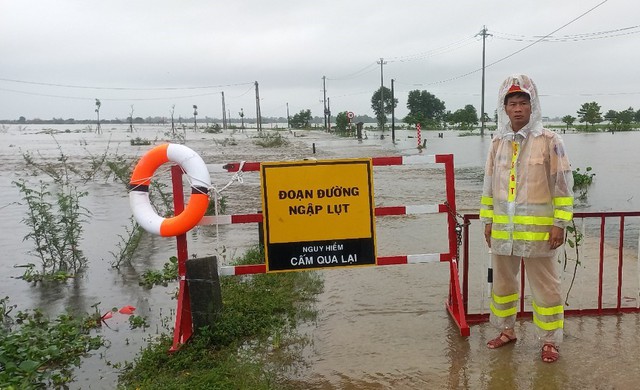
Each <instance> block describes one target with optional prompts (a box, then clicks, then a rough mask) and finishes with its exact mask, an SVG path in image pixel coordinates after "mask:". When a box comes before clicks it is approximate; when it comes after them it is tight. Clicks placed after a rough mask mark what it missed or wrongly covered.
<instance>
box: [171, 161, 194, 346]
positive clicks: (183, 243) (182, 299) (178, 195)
mask: <svg viewBox="0 0 640 390" xmlns="http://www.w3.org/2000/svg"><path fill="white" fill-rule="evenodd" d="M171 183H172V185H173V209H174V213H175V215H178V214H180V213H181V212H182V211H183V210H184V190H183V189H182V168H181V167H180V166H179V165H173V166H172V167H171ZM176 245H177V252H178V277H179V278H180V283H179V290H178V309H177V310H176V323H175V326H174V328H173V344H172V345H171V348H170V349H169V352H175V351H177V350H178V349H179V348H180V345H182V344H184V343H185V342H186V341H187V340H188V339H189V337H191V334H192V332H193V326H192V323H191V302H190V299H189V286H188V285H187V281H186V273H187V265H186V262H187V259H188V258H189V254H188V252H187V235H186V233H183V234H181V235H179V236H176Z"/></svg>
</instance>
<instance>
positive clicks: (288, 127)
mask: <svg viewBox="0 0 640 390" xmlns="http://www.w3.org/2000/svg"><path fill="white" fill-rule="evenodd" d="M290 128H291V126H290V125H289V102H287V130H288V129H290Z"/></svg>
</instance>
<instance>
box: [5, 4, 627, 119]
mask: <svg viewBox="0 0 640 390" xmlns="http://www.w3.org/2000/svg"><path fill="white" fill-rule="evenodd" d="M594 7H595V8H594ZM585 13H586V14H585ZM638 15H640V2H639V1H637V0H608V1H603V0H580V1H578V0H565V1H557V0H537V1H487V0H485V1H478V0H451V1H441V0H438V1H432V0H422V1H417V0H411V1H409V0H395V1H384V2H380V1H365V0H349V1H344V0H339V1H337V0H327V1H309V0H271V1H265V0H232V1H211V0H209V1H204V0H202V1H194V0H193V1H189V0H183V1H177V0H174V1H165V0H152V1H151V0H142V1H131V0H127V1H125V0H109V1H86V0H77V1H72V0H57V1H50V0H0V55H1V60H0V119H17V118H18V117H19V116H25V117H26V118H29V119H30V118H41V119H50V118H53V117H56V118H59V117H62V118H76V119H91V118H94V117H95V112H94V109H95V99H96V98H99V99H100V100H101V102H102V107H101V111H100V114H101V118H107V119H111V118H126V117H127V116H128V115H129V112H130V111H131V106H133V110H134V116H140V117H143V118H144V117H147V116H167V117H168V116H170V113H171V109H172V106H173V105H175V116H176V117H178V116H182V117H191V116H192V114H193V109H192V106H193V105H194V104H195V105H197V106H198V112H199V116H200V117H203V116H209V117H216V118H220V117H221V116H222V108H221V92H224V94H225V99H226V105H227V108H228V110H229V111H230V113H231V116H232V117H236V118H237V116H238V115H237V113H238V112H239V111H240V109H241V108H242V109H243V110H244V112H245V115H246V117H255V110H256V96H255V88H254V84H253V83H254V82H255V81H257V82H258V83H259V91H260V102H261V111H262V115H263V116H282V117H284V116H286V113H287V111H286V110H287V103H288V104H289V110H290V113H291V115H293V114H294V113H297V112H299V111H300V110H302V109H310V110H311V113H312V115H314V116H322V107H323V103H322V99H323V80H322V77H323V76H326V91H327V97H328V98H329V99H330V105H331V111H332V114H333V115H335V114H336V113H338V112H341V111H353V112H355V113H356V114H369V115H371V116H373V111H372V109H371V95H372V94H373V93H374V92H375V91H376V90H377V88H379V87H380V81H381V80H380V79H381V68H382V75H383V78H384V85H385V86H386V87H389V88H390V87H391V79H394V80H395V96H396V98H397V99H398V101H399V102H398V109H397V116H398V117H403V116H404V115H406V113H407V109H406V99H407V94H408V92H409V91H411V90H414V89H419V90H427V91H429V92H431V93H433V94H434V95H436V96H437V97H438V98H439V99H441V100H442V101H444V102H445V104H446V108H447V110H451V111H455V110H457V109H459V108H462V107H464V106H465V105H466V104H472V105H474V106H475V107H476V109H477V110H478V112H480V102H481V85H482V72H481V68H482V37H480V36H478V35H477V34H478V33H479V32H480V31H481V30H482V28H483V26H486V28H487V33H488V34H491V36H488V37H487V39H486V64H487V65H488V66H487V68H486V78H485V80H486V81H485V83H486V84H485V85H486V92H485V99H486V100H485V102H486V103H485V112H488V113H489V115H490V116H493V112H494V109H495V107H496V94H497V90H498V86H499V84H500V82H501V81H502V80H503V79H504V78H505V77H506V76H508V75H509V74H513V73H526V74H528V75H529V76H531V77H532V78H533V80H534V81H535V82H536V84H537V85H538V89H539V92H540V94H541V96H542V98H541V104H542V110H543V115H544V116H549V117H554V116H564V115H567V114H570V115H573V116H576V111H577V110H578V108H579V107H580V106H581V104H582V103H585V102H590V101H596V102H598V103H599V104H600V105H601V106H602V109H603V111H605V112H606V111H607V110H610V109H613V110H623V109H626V108H628V107H629V106H632V107H633V108H634V109H636V110H637V109H639V108H640V76H639V75H638V72H639V69H640V50H639V47H640V17H639V16H638ZM563 26H564V27H563ZM558 29H560V30H558ZM555 30H558V31H556V32H554V31H555ZM548 34H551V36H549V37H548V38H547V39H545V40H543V41H539V42H537V43H536V41H537V40H539V39H540V38H542V37H544V36H546V35H548ZM527 46H530V47H527ZM505 57H506V58H505ZM380 58H384V61H385V62H386V63H385V64H384V65H383V66H382V67H381V66H380V65H379V64H378V63H377V62H379V61H380ZM495 62H497V63H495ZM493 63H495V64H493Z"/></svg>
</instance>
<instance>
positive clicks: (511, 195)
mask: <svg viewBox="0 0 640 390" xmlns="http://www.w3.org/2000/svg"><path fill="white" fill-rule="evenodd" d="M511 148H512V149H513V154H512V155H511V169H510V170H509V190H508V191H509V192H508V194H507V200H508V201H509V202H513V201H514V200H515V199H516V162H517V161H518V143H517V142H515V141H511Z"/></svg>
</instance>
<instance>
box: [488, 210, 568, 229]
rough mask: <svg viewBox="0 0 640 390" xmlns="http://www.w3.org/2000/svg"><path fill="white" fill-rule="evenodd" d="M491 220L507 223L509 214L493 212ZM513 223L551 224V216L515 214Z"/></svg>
mask: <svg viewBox="0 0 640 390" xmlns="http://www.w3.org/2000/svg"><path fill="white" fill-rule="evenodd" d="M558 211H559V210H558ZM493 222H494V223H509V216H508V215H495V214H494V216H493ZM513 223H517V224H519V225H536V226H552V225H553V218H552V217H536V216H534V215H516V216H514V217H513Z"/></svg>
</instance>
